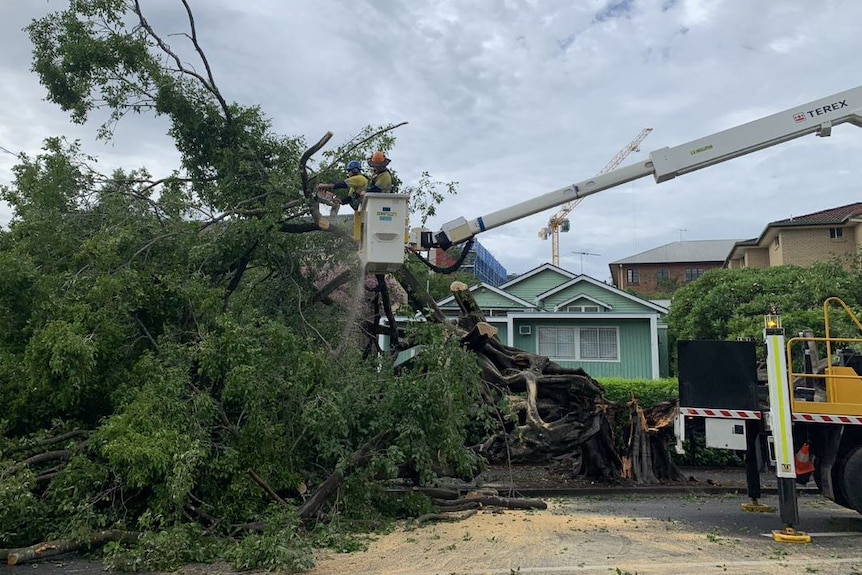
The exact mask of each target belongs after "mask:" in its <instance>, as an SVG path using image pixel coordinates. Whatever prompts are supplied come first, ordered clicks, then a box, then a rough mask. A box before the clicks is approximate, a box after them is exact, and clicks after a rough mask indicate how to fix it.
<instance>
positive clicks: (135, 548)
mask: <svg viewBox="0 0 862 575" xmlns="http://www.w3.org/2000/svg"><path fill="white" fill-rule="evenodd" d="M222 547H223V543H220V542H219V541H217V540H214V539H212V538H209V537H208V536H207V535H205V534H204V532H203V530H202V529H201V528H200V527H199V526H197V525H194V524H180V525H175V526H173V527H170V528H168V529H165V530H161V531H146V532H144V533H143V534H142V535H141V538H140V539H139V540H138V541H137V542H136V543H135V544H134V545H131V546H128V547H126V546H122V545H120V544H118V543H108V544H107V545H105V548H104V549H103V551H102V553H103V562H104V564H105V568H106V569H109V570H117V571H132V572H141V571H173V570H175V569H177V568H179V567H181V566H182V565H184V564H187V563H211V562H212V561H214V560H216V559H218V558H219V553H220V549H221V548H222Z"/></svg>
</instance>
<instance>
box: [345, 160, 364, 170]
mask: <svg viewBox="0 0 862 575" xmlns="http://www.w3.org/2000/svg"><path fill="white" fill-rule="evenodd" d="M347 171H348V172H361V171H362V164H360V163H359V162H357V161H356V160H351V161H349V162H347Z"/></svg>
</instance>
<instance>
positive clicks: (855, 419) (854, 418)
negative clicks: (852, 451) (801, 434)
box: [793, 413, 862, 425]
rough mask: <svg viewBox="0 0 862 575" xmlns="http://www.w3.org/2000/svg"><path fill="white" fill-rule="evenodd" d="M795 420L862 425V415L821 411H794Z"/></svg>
mask: <svg viewBox="0 0 862 575" xmlns="http://www.w3.org/2000/svg"><path fill="white" fill-rule="evenodd" d="M793 421H807V422H810V423H843V424H846V425H862V417H860V416H858V415H822V414H819V413H794V414H793Z"/></svg>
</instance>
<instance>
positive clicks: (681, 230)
mask: <svg viewBox="0 0 862 575" xmlns="http://www.w3.org/2000/svg"><path fill="white" fill-rule="evenodd" d="M676 231H678V232H679V241H682V233H683V232H687V231H688V228H677V229H676Z"/></svg>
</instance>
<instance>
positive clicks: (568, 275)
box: [500, 263, 575, 289]
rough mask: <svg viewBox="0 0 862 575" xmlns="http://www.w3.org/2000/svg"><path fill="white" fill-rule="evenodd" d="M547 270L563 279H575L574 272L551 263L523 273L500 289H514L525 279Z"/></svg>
mask: <svg viewBox="0 0 862 575" xmlns="http://www.w3.org/2000/svg"><path fill="white" fill-rule="evenodd" d="M546 270H551V271H553V272H555V273H558V274H559V275H561V276H563V277H565V278H568V279H572V278H573V277H575V274H573V273H572V272H570V271H567V270H564V269H563V268H561V267H557V266H555V265H554V264H551V263H544V264H542V265H540V266H538V267H535V268H533V269H531V270H530V271H528V272H524V273H522V274H521V275H519V276H517V277H514V278H512V279H510V280H509V281H507V282H506V283H504V284H503V285H501V286H500V288H501V289H506V288H509V287H512V286H513V285H515V284H518V283H521V282H522V281H524V280H525V279H527V278H531V277H533V276H535V275H538V274H540V273H542V272H543V271H546Z"/></svg>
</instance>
